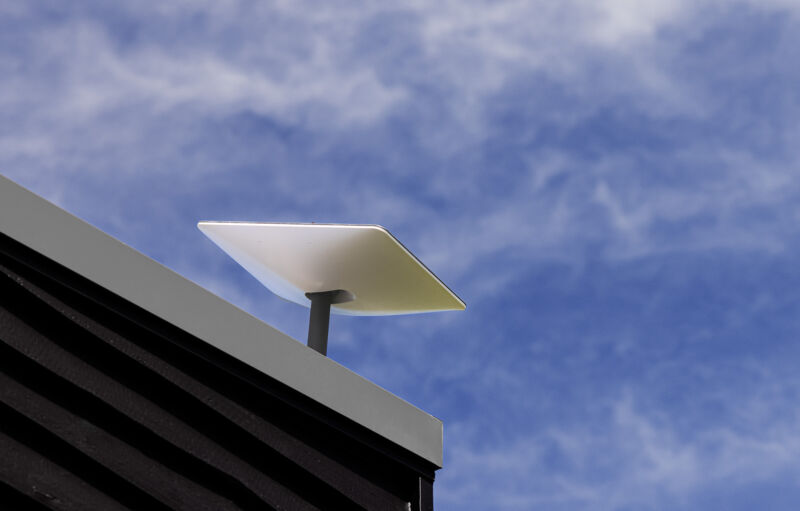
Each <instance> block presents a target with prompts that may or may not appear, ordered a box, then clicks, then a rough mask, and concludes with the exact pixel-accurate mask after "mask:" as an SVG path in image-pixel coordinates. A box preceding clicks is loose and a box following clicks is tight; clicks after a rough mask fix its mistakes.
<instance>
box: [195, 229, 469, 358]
mask: <svg viewBox="0 0 800 511" xmlns="http://www.w3.org/2000/svg"><path fill="white" fill-rule="evenodd" d="M197 227H198V228H199V229H200V230H201V231H202V232H203V234H205V235H206V236H208V237H209V238H210V239H211V241H213V242H214V243H216V244H217V245H218V246H219V247H220V248H221V249H222V250H224V251H225V252H226V253H227V254H228V255H229V256H231V257H232V258H233V259H234V260H235V261H236V262H237V263H239V264H240V265H242V266H243V267H244V269H245V270H247V271H248V272H250V273H251V274H252V275H253V276H254V277H255V278H256V279H258V280H259V281H260V282H261V283H262V284H264V285H265V286H266V287H267V288H268V289H269V290H270V291H272V292H273V293H275V294H276V295H278V296H280V297H281V298H283V299H285V300H288V301H290V302H294V303H297V304H300V305H303V306H305V307H310V308H311V314H310V317H309V324H308V346H309V347H311V348H313V349H314V350H316V351H318V352H319V353H321V354H323V355H326V354H327V351H328V325H329V322H330V313H331V312H333V313H334V314H344V315H350V316H386V315H394V314H414V313H419V312H433V311H444V310H464V309H465V308H466V305H465V304H464V302H463V301H462V300H461V299H460V298H459V297H458V296H456V294H455V293H453V292H452V291H451V290H450V289H449V288H448V287H447V286H445V285H444V283H443V282H442V281H441V280H439V279H438V278H437V277H436V275H434V274H433V272H431V271H430V270H429V269H428V268H426V267H425V265H423V264H422V263H421V262H420V261H419V259H417V258H416V257H415V256H414V254H412V253H411V252H410V251H409V250H408V249H407V248H405V247H404V246H403V245H402V244H401V243H400V242H399V241H397V239H396V238H395V237H394V236H392V235H391V234H390V233H389V231H387V230H386V229H384V228H383V227H381V226H379V225H345V224H298V223H253V222H199V223H198V224H197Z"/></svg>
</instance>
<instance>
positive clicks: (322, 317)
mask: <svg viewBox="0 0 800 511" xmlns="http://www.w3.org/2000/svg"><path fill="white" fill-rule="evenodd" d="M306 298H308V299H309V300H311V316H310V317H309V318H308V347H309V348H311V349H313V350H315V351H317V352H319V353H322V354H323V355H325V356H327V355H328V325H330V322H331V304H334V303H345V302H351V301H353V300H355V295H354V294H353V293H350V292H348V291H345V290H344V289H334V290H333V291H320V292H318V293H306Z"/></svg>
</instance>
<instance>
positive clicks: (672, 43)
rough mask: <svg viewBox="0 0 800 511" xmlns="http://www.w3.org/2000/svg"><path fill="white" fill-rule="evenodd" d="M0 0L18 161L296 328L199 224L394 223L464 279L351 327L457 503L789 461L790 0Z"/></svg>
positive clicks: (752, 475)
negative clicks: (411, 310)
mask: <svg viewBox="0 0 800 511" xmlns="http://www.w3.org/2000/svg"><path fill="white" fill-rule="evenodd" d="M0 10H2V12H3V16H0V18H1V19H2V21H0V41H1V42H2V45H0V48H2V49H0V73H2V75H3V80H2V83H1V84H0V112H2V121H0V172H3V173H4V174H5V175H7V176H9V177H11V178H13V179H15V180H18V181H19V182H20V183H22V184H23V185H26V186H28V187H30V188H31V189H33V190H34V191H36V192H37V193H40V194H43V195H45V196H46V197H47V198H49V199H51V200H54V201H56V202H57V203H59V204H61V205H62V206H64V207H66V208H67V209H69V210H70V211H72V212H74V213H76V214H78V215H79V216H82V217H84V218H86V219H87V220H89V221H91V222H92V223H95V224H97V225H98V226H100V227H101V228H103V229H104V230H106V231H108V232H110V233H111V234H113V235H115V236H117V237H119V238H121V239H122V240H123V241H125V242H127V243H129V244H131V245H133V246H134V247H136V248H138V249H140V250H142V251H143V252H145V253H147V254H148V255H151V256H153V257H155V258H156V259H158V260H159V261H161V262H163V263H165V264H167V265H168V266H171V267H173V268H175V269H177V270H178V271H180V272H181V273H183V274H185V275H187V276H189V277H190V278H192V279H193V280H195V281H198V282H199V283H201V284H202V285H205V286H207V287H208V288H210V289H212V290H213V291H214V292H217V293H219V294H220V295H221V296H223V297H225V298H226V299H229V300H231V301H233V302H234V303H236V304H238V305H240V306H241V307H243V308H245V309H246V310H248V311H249V312H251V313H253V314H255V315H258V316H259V317H263V318H265V319H266V320H268V321H269V322H271V323H273V324H274V325H275V326H277V327H278V328H279V329H281V330H284V331H286V332H288V333H289V334H291V335H293V336H295V337H297V338H299V339H302V338H303V337H304V335H305V331H304V330H305V314H306V311H303V310H301V309H298V308H295V307H294V306H293V305H291V304H284V303H283V302H281V301H279V300H277V299H276V298H274V297H272V296H270V295H269V294H268V293H267V292H266V291H264V290H262V289H261V287H260V286H259V285H258V284H257V283H256V282H255V281H254V280H253V279H251V278H250V277H249V276H247V275H246V274H245V273H244V272H243V271H242V270H240V269H238V268H237V267H236V266H235V265H234V264H233V263H231V262H230V261H227V260H226V259H225V256H224V255H223V254H221V253H219V252H218V251H217V250H216V249H215V248H214V247H213V246H212V245H210V244H209V243H208V242H207V241H206V240H205V239H204V238H203V237H202V236H201V235H200V234H199V233H198V232H197V231H196V229H195V228H194V225H195V223H196V221H197V220H200V219H241V220H244V219H248V220H281V221H287V220H288V221H291V220H295V221H342V222H365V223H381V224H384V225H386V226H387V227H389V228H390V230H391V231H392V232H393V233H394V234H396V235H397V236H398V238H399V239H401V240H402V241H403V242H404V243H405V244H406V245H407V246H408V247H409V248H410V249H411V250H412V251H413V252H415V253H416V254H417V255H419V256H420V258H421V259H422V260H423V261H425V263H426V264H427V265H428V266H429V267H430V268H431V269H432V270H433V271H434V272H436V273H437V275H439V276H440V277H442V279H443V280H444V281H445V282H447V283H448V284H449V285H451V287H453V288H454V290H455V291H456V292H457V293H458V294H460V295H461V296H462V297H463V298H465V300H466V301H467V304H468V309H467V313H466V314H464V315H461V316H458V315H440V316H435V315H431V316H422V317H416V318H415V317H409V318H388V319H384V320H378V319H375V318H370V319H358V318H334V324H333V327H334V332H333V333H332V341H333V342H332V345H331V354H332V356H333V357H334V358H336V359H337V360H340V361H342V362H343V363H345V364H346V365H348V366H349V367H352V368H354V369H355V370H357V371H358V372H360V373H362V374H364V375H366V376H367V377H369V378H371V379H374V380H375V381H377V382H378V383H380V384H382V385H384V386H386V387H387V388H389V389H390V390H392V391H393V392H396V393H398V394H400V395H401V396H402V397H405V398H407V399H409V400H410V401H412V402H415V403H418V404H420V405H421V406H422V407H423V408H426V409H430V411H432V412H433V413H435V414H437V415H439V416H441V417H442V418H443V419H445V423H446V427H447V430H446V434H447V439H446V442H447V449H448V451H447V452H448V454H447V456H448V457H447V466H446V467H445V469H444V470H443V471H442V472H441V475H440V477H439V480H438V482H437V490H436V491H437V502H438V504H437V506H438V507H444V508H453V509H468V508H470V506H472V508H473V509H487V508H492V507H494V508H497V507H500V508H502V507H505V508H508V509H530V508H532V507H533V508H535V507H542V508H547V509H559V508H561V509H576V508H577V509H581V508H592V509H597V508H600V509H603V507H602V506H605V508H606V509H626V508H631V507H633V508H645V509H647V508H648V506H649V508H651V509H670V508H676V507H678V508H702V507H703V506H702V505H701V504H698V502H705V501H703V498H705V497H704V495H705V496H707V495H709V494H711V493H714V492H718V493H719V492H722V490H721V489H720V488H724V486H725V485H726V484H736V485H738V486H739V487H741V488H743V489H742V491H744V492H746V491H750V490H748V489H752V488H754V486H753V485H755V484H757V481H763V480H766V479H768V478H772V479H774V480H776V481H778V482H779V483H778V484H780V481H783V480H784V479H790V478H791V477H794V474H795V471H796V466H795V464H794V462H793V461H792V459H793V458H796V455H797V452H796V451H797V446H796V442H794V440H792V438H791V434H790V432H791V431H792V430H793V429H796V426H797V417H796V416H795V414H793V413H789V412H787V411H785V410H784V411H781V410H780V407H781V406H785V405H786V404H787V403H791V402H792V399H793V397H792V396H795V394H796V386H797V385H796V382H795V381H794V379H793V378H791V377H790V376H789V374H790V373H789V372H787V371H786V370H785V367H783V365H782V364H783V362H782V361H785V360H789V361H790V360H793V358H794V357H796V356H797V353H796V351H794V350H793V349H792V348H791V347H787V346H792V345H793V344H794V343H793V342H792V341H793V339H794V338H795V337H796V335H797V333H798V331H800V330H798V328H800V324H797V321H796V320H793V319H792V318H793V317H796V316H797V311H796V306H794V305H793V304H795V303H797V300H796V298H797V296H796V293H795V292H794V291H793V289H794V288H795V287H797V286H796V285H795V284H797V283H798V282H800V279H798V277H797V272H796V270H794V269H793V268H794V266H796V265H794V264H793V261H794V260H796V256H797V250H798V242H797V241H796V240H797V239H800V238H798V235H800V232H799V231H800V227H798V226H800V223H799V222H798V218H799V217H800V209H798V204H800V200H799V199H800V187H799V186H800V185H798V184H797V183H798V180H797V179H796V174H797V168H798V163H797V162H798V161H799V160H798V158H799V157H800V149H798V148H800V128H798V125H797V122H796V120H797V118H798V116H800V95H799V94H798V90H799V89H798V87H797V83H798V81H800V68H798V67H797V66H793V65H791V63H792V62H794V60H796V48H797V46H798V44H800V36H798V35H797V34H800V31H798V25H800V17H799V15H800V5H799V4H798V3H797V2H794V1H791V0H769V1H761V2H755V1H735V2H726V1H717V0H709V1H702V2H688V1H682V0H681V1H674V2H657V1H640V2H634V1H630V0H603V1H599V2H589V1H584V0H570V1H567V2H558V3H554V2H544V1H533V2H520V1H502V2H485V1H477V0H474V1H466V2H452V1H446V2H436V3H431V2H421V1H411V2H406V3H404V4H402V5H391V6H388V5H386V4H385V3H367V4H365V3H363V2H352V3H338V4H337V5H336V6H335V7H334V6H327V5H319V4H317V3H312V2H274V3H270V4H263V3H257V2H246V1H225V2H219V1H215V2H211V1H208V2H179V3H170V4H164V5H158V6H154V5H149V4H129V5H114V6H110V5H106V4H104V3H100V2H97V3H95V2H82V3H80V4H74V3H62V4H53V5H50V6H41V5H38V6H37V5H34V4H8V5H6V4H3V5H2V6H0ZM337 335H338V336H339V337H338V339H339V344H336V343H335V339H336V336H337ZM709 360H712V361H714V362H715V363H710V362H709ZM753 360H760V362H759V363H757V364H756V363H754V362H753ZM725 364H728V366H727V367H728V370H729V371H730V372H726V370H724V369H721V368H720V365H725ZM754 366H755V367H757V368H758V370H756V369H753V367H754ZM643 368H646V369H647V370H645V369H643ZM736 371H744V373H745V374H746V375H747V377H741V374H739V373H737V372H736ZM757 375H758V376H757ZM770 375H771V376H770ZM740 377H741V378H740ZM740 380H741V382H747V383H748V384H749V385H750V387H747V385H744V384H741V386H740V383H741V382H740ZM687 387H691V388H692V390H693V391H695V390H696V389H697V388H701V389H703V390H702V391H699V392H697V394H698V399H700V398H702V399H704V400H705V401H704V402H705V403H707V404H708V405H709V406H710V407H717V408H715V410H717V411H719V410H722V411H723V412H724V414H723V415H724V416H717V415H715V414H714V413H712V412H708V411H705V410H704V409H703V408H702V407H701V406H699V405H698V404H697V403H696V402H693V401H691V400H686V399H681V398H680V397H675V396H682V395H684V394H681V392H683V393H686V392H688V391H687V390H686V388H687ZM729 387H730V388H733V387H735V391H734V390H730V388H729ZM665 396H667V397H665ZM669 396H672V397H669ZM787 396H788V397H787ZM764 402H767V403H772V404H773V406H772V407H771V408H769V407H767V408H763V403H764ZM732 410H739V412H740V414H734V413H733V412H732ZM720 413H721V412H720ZM682 421H689V422H692V421H693V424H694V425H695V426H696V428H695V432H694V433H691V432H689V431H688V430H687V429H686V428H685V427H684V426H685V425H684V423H683V422H682ZM778 445H782V446H784V448H783V450H781V451H779V450H778V448H777V446H778ZM782 478H783V479H782ZM487 481H488V482H490V483H491V484H486V482H487ZM783 487H784V488H785V487H787V485H786V484H784V486H783ZM477 488H481V489H482V492H478V491H477ZM486 488H490V489H491V491H486V490H485V489H486ZM752 492H755V493H758V489H757V488H756V489H752ZM492 504H494V505H492ZM705 507H706V508H707V507H708V506H705Z"/></svg>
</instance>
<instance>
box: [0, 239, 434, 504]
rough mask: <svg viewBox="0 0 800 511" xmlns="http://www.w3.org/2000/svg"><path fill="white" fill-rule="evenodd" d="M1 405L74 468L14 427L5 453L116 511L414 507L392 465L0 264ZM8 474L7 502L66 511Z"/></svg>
mask: <svg viewBox="0 0 800 511" xmlns="http://www.w3.org/2000/svg"><path fill="white" fill-rule="evenodd" d="M0 241H2V240H0ZM112 316H114V317H112ZM187 357H188V358H191V359H192V360H189V361H188V362H187ZM243 388H247V389H249V392H242V389H243ZM0 402H2V406H3V407H4V408H3V409H4V410H6V413H7V414H11V415H13V416H14V417H15V419H14V420H15V421H16V422H14V421H11V422H9V423H8V424H12V425H13V424H21V423H27V424H29V425H30V426H31V427H32V428H33V429H35V430H37V431H39V437H37V438H38V439H39V440H41V439H42V438H44V437H47V438H48V439H49V440H48V441H49V442H51V443H56V444H58V445H60V446H61V449H62V450H64V449H66V450H68V451H70V452H72V453H73V454H75V455H76V456H77V457H78V458H80V459H83V460H84V461H85V466H83V469H82V470H83V472H81V471H79V470H77V469H75V467H73V466H69V467H65V466H64V463H65V462H63V460H56V459H49V454H48V453H49V451H45V452H44V453H42V452H40V451H41V449H40V450H39V451H36V450H31V446H30V445H28V444H32V442H33V444H35V442H34V441H32V440H28V441H27V444H26V442H22V441H21V439H20V438H18V437H19V435H20V431H22V430H19V429H18V430H16V433H15V434H14V432H13V431H12V434H9V433H8V432H6V436H5V437H4V438H5V439H6V440H7V441H8V442H11V444H10V445H15V446H16V447H15V449H16V450H13V452H15V453H17V454H15V456H22V457H27V458H26V459H27V460H28V461H27V462H28V463H33V462H32V461H31V460H33V459H34V458H35V459H36V463H38V465H37V466H40V467H44V466H45V465H43V464H47V465H46V466H47V467H48V468H47V469H46V470H47V471H48V474H50V475H49V476H48V477H50V476H53V474H60V475H64V474H70V476H69V478H67V479H64V481H65V483H64V484H67V483H66V481H67V480H69V481H73V482H71V483H69V488H70V489H71V488H73V487H76V485H78V486H80V487H81V488H84V489H87V488H94V491H95V492H96V495H95V496H94V497H93V498H96V499H98V498H103V497H104V498H107V499H109V500H110V501H113V502H115V503H116V505H117V506H120V507H122V508H133V509H158V508H160V507H161V508H164V509H198V510H199V509H230V508H241V509H386V510H391V509H398V510H400V509H403V510H405V509H409V505H410V506H411V508H412V509H416V508H418V507H419V504H418V503H419V502H420V500H419V498H420V497H421V495H420V493H419V490H418V488H419V481H420V479H419V475H417V474H416V473H414V471H413V470H408V469H407V468H404V465H403V463H398V462H397V461H396V460H394V459H391V458H386V457H385V456H382V455H381V454H380V453H378V452H375V451H372V450H371V449H370V448H369V447H367V446H365V445H361V444H359V443H358V442H353V441H352V440H349V441H342V439H347V436H346V435H344V436H343V433H342V432H341V431H340V430H338V428H336V427H333V428H331V427H330V426H328V430H327V431H326V430H325V429H324V428H322V429H320V424H319V423H313V421H311V420H304V419H303V413H302V412H303V411H302V410H294V411H292V410H291V409H289V408H287V405H286V403H284V402H282V401H280V400H276V399H275V398H274V396H269V395H264V394H263V393H261V392H257V391H254V388H253V387H252V385H248V384H247V382H245V381H244V380H242V379H241V378H237V377H236V375H231V374H230V373H229V371H227V370H224V369H220V368H219V367H216V366H215V365H214V363H213V361H210V360H208V359H207V358H206V357H204V356H198V355H193V354H191V353H189V354H187V353H185V350H180V349H176V347H175V345H174V343H171V342H169V340H167V339H164V338H161V336H160V335H158V334H156V333H154V332H153V331H150V330H148V329H143V328H142V327H141V326H139V324H138V323H137V322H129V321H126V320H125V319H124V318H119V317H116V316H115V315H114V314H111V313H109V312H108V311H105V310H98V309H97V308H96V306H95V305H93V304H92V303H91V301H90V300H86V299H82V298H80V297H78V296H77V295H73V294H71V292H70V291H69V290H68V289H67V290H65V289H61V286H60V284H59V283H57V282H55V283H53V282H50V280H49V279H48V278H47V277H46V276H43V275H40V274H34V273H31V270H30V268H28V267H26V266H25V265H20V264H18V261H15V260H13V259H9V258H7V257H3V255H2V254H1V253H0ZM287 410H288V413H287ZM287 415H295V416H296V417H294V418H290V419H287V417H286V416H287ZM304 423H308V424H307V425H306V426H300V427H296V425H297V424H304ZM323 426H324V425H323ZM6 429H8V428H6ZM294 433H297V434H294ZM298 434H299V436H298ZM15 435H16V436H15ZM314 435H316V436H314ZM328 437H329V438H328ZM34 446H35V445H34ZM26 448H27V450H25V449H26ZM9 452H10V451H9ZM9 463H10V462H9V461H0V464H4V465H8V464H9ZM87 466H91V467H93V468H92V470H88V469H86V467H87ZM11 472H13V470H12V471H11ZM11 472H10V471H9V470H8V467H7V466H5V467H4V469H3V470H2V471H0V484H4V485H5V486H3V487H2V488H6V490H7V493H8V492H10V491H13V492H14V493H13V494H10V495H12V496H16V497H15V498H17V497H19V498H28V499H34V500H36V501H38V502H41V503H42V504H43V505H46V506H48V507H50V508H52V509H69V508H70V507H57V506H54V504H53V502H54V501H52V500H51V501H48V500H47V499H45V498H43V497H42V496H41V495H40V494H39V493H36V492H35V491H34V490H33V489H32V487H31V486H30V485H27V486H26V485H25V483H23V482H20V480H19V478H18V477H17V476H13V477H12V475H11ZM15 473H16V472H15ZM14 477H17V479H14ZM53 477H55V476H53ZM59 477H60V476H59ZM56 479H58V477H57V478H56ZM431 479H432V478H431ZM76 481H77V482H76ZM101 481H103V482H101ZM108 481H112V482H114V484H109V483H108ZM2 488H0V489H2ZM59 491H61V490H59ZM70 491H71V490H70ZM86 491H88V490H86ZM90 493H91V492H90ZM98 495H99V496H98ZM87 498H88V497H87ZM32 501H33V500H31V502H32ZM90 507H91V506H90ZM78 508H81V506H78ZM109 509H110V508H109Z"/></svg>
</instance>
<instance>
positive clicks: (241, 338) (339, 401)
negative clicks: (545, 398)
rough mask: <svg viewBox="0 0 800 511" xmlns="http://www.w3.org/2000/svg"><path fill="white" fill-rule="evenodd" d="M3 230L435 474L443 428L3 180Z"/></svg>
mask: <svg viewBox="0 0 800 511" xmlns="http://www.w3.org/2000/svg"><path fill="white" fill-rule="evenodd" d="M0 232H2V233H3V234H5V235H7V236H9V237H10V238H12V239H14V240H16V241H17V242H19V243H21V244H23V245H25V246H27V247H28V248H30V249H32V250H34V251H36V252H38V253H40V254H42V255H44V256H45V257H47V258H49V259H51V260H53V261H54V262H56V263H58V264H60V265H62V266H64V267H66V268H68V269H69V270H71V271H73V272H75V273H77V274H78V275H81V276H82V277H84V278H86V279H89V280H91V281H92V282H94V283H96V284H98V285H100V286H102V287H103V288H105V289H107V290H109V291H111V292H113V293H114V294H116V295H118V296H119V297H121V298H123V299H125V300H128V301H129V302H131V303H133V304H135V305H137V306H139V307H141V308H142V309H144V310H146V311H148V312H150V313H151V314H154V315H155V316H157V317H159V318H161V319H163V320H165V321H167V322H169V323H171V324H173V325H175V326H176V327H178V328H180V329H182V330H184V331H186V332H188V333H189V334H191V335H193V336H195V337H197V338H199V339H200V340H202V341H204V342H206V343H208V344H210V345H212V346H214V347H215V348H217V349H220V350H222V351H224V352H225V353H227V354H228V355H231V356H233V357H234V358H236V359H238V360H240V361H241V362H244V363H246V364H248V365H249V366H251V367H253V368H255V369H257V370H258V371H260V372H262V373H264V374H266V375H268V376H270V377H272V378H274V379H275V380H277V381H279V382H281V383H283V384H285V385H286V386H288V387H290V388H292V389H294V390H296V391H298V392H300V393H302V394H303V395H305V396H307V397H309V398H310V399H312V400H314V401H316V402H318V403H320V404H321V405H323V406H325V407H327V408H329V409H331V410H333V411H335V412H337V413H339V414H341V415H343V416H344V417H346V418H348V419H350V420H352V421H354V422H356V423H358V424H360V425H361V426H364V427H365V428H367V429H369V430H371V431H373V432H375V433H377V434H378V435H380V436H382V437H384V438H386V439H387V440H389V441H391V442H393V443H395V444H397V445H399V446H401V447H403V448H405V449H407V450H408V451H410V452H412V453H414V454H416V455H417V456H419V457H421V458H423V459H425V460H427V461H429V462H431V463H433V464H434V465H436V466H437V467H441V466H442V422H441V421H440V420H439V419H437V418H435V417H433V416H432V415H430V414H428V413H425V412H423V411H422V410H420V409H418V408H416V407H415V406H413V405H411V404H409V403H407V402H406V401H404V400H402V399H400V398H399V397H397V396H395V395H393V394H391V393H390V392H388V391H386V390H385V389H382V388H381V387H379V386H377V385H375V384H374V383H372V382H370V381H369V380H367V379H365V378H363V377H362V376H359V375H358V374H356V373H354V372H353V371H351V370H349V369H347V368H346V367H344V366H342V365H340V364H338V363H337V362H335V361H334V360H331V359H330V358H327V357H325V356H323V355H320V354H319V353H317V352H315V351H314V350H312V349H310V348H308V347H307V346H305V345H304V344H302V343H300V342H298V341H296V340H294V339H292V338H291V337H289V336H287V335H286V334H284V333H282V332H280V331H278V330H276V329H275V328H273V327H271V326H270V325H268V324H266V323H264V322H263V321H261V320H259V319H258V318H255V317H254V316H252V315H250V314H248V313H246V312H244V311H242V310H241V309H239V308H237V307H235V306H234V305H232V304H231V303H229V302H227V301H225V300H223V299H221V298H219V297H218V296H216V295H214V294H213V293H211V292H209V291H207V290H206V289H204V288H202V287H200V286H198V285H197V284H195V283H194V282H191V281H190V280H188V279H186V278H184V277H182V276H180V275H178V274H177V273H175V272H173V271H172V270H170V269H168V268H166V267H165V266H163V265H161V264H159V263H157V262H156V261H154V260H152V259H150V258H149V257H147V256H145V255H143V254H142V253H140V252H138V251H136V250H134V249H133V248H131V247H129V246H127V245H125V244H124V243H122V242H120V241H119V240H117V239H115V238H113V237H111V236H109V235H107V234H106V233H104V232H102V231H100V230H99V229H97V228H95V227H93V226H91V225H90V224H88V223H86V222H84V221H83V220H80V219H79V218H77V217H75V216H73V215H71V214H69V213H67V212H66V211H64V210H62V209H61V208H58V207H57V206H55V205H53V204H51V203H50V202H48V201H46V200H45V199H43V198H41V197H39V196H37V195H35V194H33V193H32V192H30V191H28V190H26V189H25V188H23V187H21V186H19V185H17V184H16V183H14V182H12V181H10V180H9V179H7V178H5V177H3V176H0Z"/></svg>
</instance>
